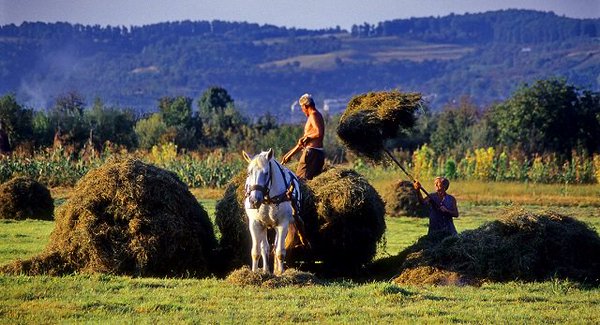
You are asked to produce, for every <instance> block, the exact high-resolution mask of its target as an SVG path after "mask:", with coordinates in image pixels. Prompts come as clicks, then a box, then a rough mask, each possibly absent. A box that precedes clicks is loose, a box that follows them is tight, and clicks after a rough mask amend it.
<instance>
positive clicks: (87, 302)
mask: <svg viewBox="0 0 600 325" xmlns="http://www.w3.org/2000/svg"><path fill="white" fill-rule="evenodd" d="M370 179H371V180H372V182H373V184H374V186H375V187H376V188H377V189H378V190H380V191H381V190H383V189H384V188H385V187H386V186H388V185H389V183H391V181H390V178H389V177H379V176H377V175H375V176H371V177H370ZM423 184H424V185H426V184H427V183H426V181H424V182H423ZM426 187H427V186H426ZM449 192H450V193H451V194H455V195H456V197H457V199H458V200H459V209H460V210H461V217H460V218H459V219H457V220H456V226H457V228H458V229H459V231H461V230H465V229H472V228H476V227H478V226H480V225H481V224H482V223H484V222H486V221H490V220H493V219H494V218H497V217H498V216H500V215H502V214H503V211H505V210H506V209H507V208H510V207H512V206H515V205H518V206H522V207H524V208H526V209H529V210H534V211H540V210H548V209H550V210H554V211H558V212H561V213H564V214H566V215H569V216H573V217H576V218H578V219H580V220H582V221H585V222H587V223H589V224H591V225H592V226H593V227H594V228H595V229H596V231H598V230H599V229H600V185H593V186H564V185H544V186H536V185H534V184H498V183H477V182H462V183H459V182H456V183H453V184H452V185H451V189H450V190H449ZM193 193H194V194H195V195H196V197H198V199H199V201H200V202H201V203H202V204H203V206H204V207H205V208H206V209H207V210H208V211H209V214H211V215H214V207H215V203H216V198H218V197H219V195H220V192H219V191H214V190H213V191H207V190H193ZM53 195H54V196H55V197H57V198H58V199H57V204H61V203H62V202H64V200H65V199H67V198H68V196H69V190H68V189H55V190H53ZM484 196H485V199H481V197H484ZM542 203H543V204H542ZM386 222H387V232H386V242H387V244H386V246H385V247H383V246H382V247H381V248H380V250H379V253H378V256H377V259H382V258H385V257H388V256H390V255H395V254H397V253H398V252H399V251H401V250H402V249H404V248H406V247H407V246H409V245H411V244H412V243H414V242H415V241H416V240H417V239H418V238H419V237H420V236H421V235H423V234H425V233H426V232H427V221H426V220H425V219H411V218H387V220H386ZM52 228H53V222H47V221H34V220H26V221H19V222H17V221H8V220H3V221H0V264H2V263H6V262H10V261H12V260H14V259H17V258H27V257H30V256H33V255H35V254H37V253H38V252H40V251H42V250H43V248H44V247H45V245H46V243H47V241H48V237H49V234H50V232H51V231H52ZM599 253H600V252H599ZM0 283H1V287H2V290H1V291H0V323H1V324H19V323H28V324H31V323H70V322H92V323H105V322H109V323H296V322H309V323H405V322H411V323H423V322H426V323H450V322H459V323H586V324H593V323H599V322H600V288H588V287H584V286H581V285H579V284H577V283H573V282H570V281H564V280H551V281H546V282H542V283H521V282H512V283H503V284H484V285H483V286H481V287H454V286H451V287H431V286H397V285H394V284H391V283H389V282H388V281H375V280H373V281H367V282H364V283H359V282H354V281H351V280H347V279H346V280H344V279H337V280H331V281H330V282H328V284H327V285H323V286H311V287H286V288H277V289H268V288H256V287H239V286H237V285H233V284H229V283H227V282H225V281H223V280H222V279H217V278H209V279H157V278H130V277H120V276H109V275H70V276H64V277H47V276H37V277H28V276H0Z"/></svg>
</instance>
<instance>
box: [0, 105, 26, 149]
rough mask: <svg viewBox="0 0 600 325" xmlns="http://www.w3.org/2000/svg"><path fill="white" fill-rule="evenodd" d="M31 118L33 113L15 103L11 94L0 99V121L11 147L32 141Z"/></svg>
mask: <svg viewBox="0 0 600 325" xmlns="http://www.w3.org/2000/svg"><path fill="white" fill-rule="evenodd" d="M32 117H33V111H32V110H31V109H26V108H23V107H22V106H21V105H20V104H19V103H17V100H16V99H15V96H14V95H13V94H8V95H4V96H2V97H0V120H1V121H3V122H4V127H5V131H6V133H8V137H9V139H10V141H11V145H12V146H13V147H16V146H17V145H19V143H21V142H23V141H26V140H31V139H32V137H33V128H32V124H31V120H32Z"/></svg>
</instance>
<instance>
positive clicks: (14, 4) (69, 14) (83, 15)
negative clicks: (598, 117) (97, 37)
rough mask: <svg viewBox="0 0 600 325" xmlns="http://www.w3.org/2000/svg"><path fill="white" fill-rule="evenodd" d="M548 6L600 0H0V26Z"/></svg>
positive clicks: (345, 17) (343, 18)
mask: <svg viewBox="0 0 600 325" xmlns="http://www.w3.org/2000/svg"><path fill="white" fill-rule="evenodd" d="M509 8H519V9H536V10H541V11H554V12H555V13H556V14H558V15H565V16H568V17H574V18H600V0H345V1H330V0H171V1H164V0H118V1H115V0H104V1H102V0H0V25H5V24H9V23H15V24H20V23H22V22H23V21H44V22H56V21H67V22H71V23H82V24H86V25H93V24H100V25H112V26H116V25H124V26H130V25H144V24H151V23H157V22H164V21H175V20H186V19H189V20H213V19H220V20H227V21H247V22H254V23H259V24H273V25H278V26H287V27H299V28H310V29H315V28H326V27H335V26H340V27H342V28H344V29H349V28H350V27H351V26H352V24H361V23H363V22H368V23H372V24H374V23H377V22H380V21H384V20H392V19H397V18H409V17H425V16H444V15H447V14H450V13H456V14H462V13H465V12H470V13H476V12H484V11H488V10H498V9H509Z"/></svg>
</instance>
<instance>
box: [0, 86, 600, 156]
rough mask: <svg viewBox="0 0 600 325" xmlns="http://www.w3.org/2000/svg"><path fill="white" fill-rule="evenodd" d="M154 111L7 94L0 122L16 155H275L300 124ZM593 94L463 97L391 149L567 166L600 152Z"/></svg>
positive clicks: (223, 105) (164, 104)
mask: <svg viewBox="0 0 600 325" xmlns="http://www.w3.org/2000/svg"><path fill="white" fill-rule="evenodd" d="M157 106H158V109H157V112H155V113H150V114H145V115H142V116H137V115H136V114H134V113H133V112H132V111H130V110H127V109H123V108H118V107H109V106H107V105H105V104H103V102H102V101H101V100H100V99H96V100H95V101H94V102H93V104H92V105H86V103H85V99H84V98H82V97H81V96H80V95H79V94H77V93H75V92H69V93H66V94H63V95H60V96H58V97H57V99H56V101H55V103H54V105H53V106H52V107H50V108H49V109H47V110H34V109H32V108H27V107H24V106H23V105H21V104H19V103H18V102H17V101H16V99H15V96H14V95H13V94H7V95H4V96H3V97H1V98H0V120H2V121H3V122H4V125H5V129H6V132H7V133H8V135H9V137H10V141H11V144H12V146H13V147H15V148H18V147H21V148H24V149H22V150H24V151H26V150H30V151H32V150H34V149H40V148H44V147H50V146H57V145H61V146H70V147H72V148H73V150H81V149H83V148H84V147H85V146H86V145H87V146H92V147H94V148H97V149H98V150H101V148H102V146H104V145H105V144H106V143H110V144H112V145H116V146H121V147H124V148H127V149H128V150H135V149H144V150H148V149H151V148H152V147H153V146H156V145H160V144H166V143H173V144H175V145H176V146H177V148H178V149H179V150H201V151H202V150H209V151H210V150H214V149H216V148H222V149H224V150H229V151H239V150H241V149H244V150H250V151H258V150H262V149H266V148H269V147H272V148H275V149H277V150H279V151H280V152H281V151H283V150H286V149H288V148H289V147H291V146H293V144H294V143H295V141H296V140H297V138H298V137H299V135H300V134H301V132H302V128H301V126H300V125H293V124H291V125H290V124H283V123H280V122H278V121H277V119H276V118H275V117H274V116H272V115H271V114H268V113H266V114H263V115H261V116H258V117H256V118H251V117H249V116H245V115H244V114H242V113H241V112H240V110H239V109H238V108H237V107H236V104H235V101H234V99H233V98H232V97H231V96H230V94H229V93H228V91H227V90H226V89H224V88H223V87H219V86H213V87H210V88H208V89H206V90H205V91H204V92H203V93H202V95H201V96H200V97H199V98H197V99H196V108H194V100H193V99H192V98H189V97H185V96H165V97H162V98H160V99H159V100H158V101H157ZM337 120H338V117H336V116H328V117H327V128H326V129H327V132H328V133H327V135H326V140H327V143H326V146H327V147H328V154H329V158H330V159H335V160H336V161H340V160H344V159H346V152H345V149H344V148H343V146H342V145H341V144H340V142H339V141H338V140H337V136H336V135H335V129H336V123H337ZM598 135H600V93H598V92H594V91H591V90H589V89H584V88H580V87H578V86H576V85H573V84H570V83H568V82H567V81H566V80H565V79H560V78H550V79H544V80H539V81H536V82H535V83H533V84H531V85H528V84H524V85H522V86H521V87H520V88H519V89H518V90H517V91H515V92H514V93H513V95H512V96H511V97H510V98H509V99H507V100H506V101H503V102H499V103H497V104H494V105H491V106H489V107H484V108H481V107H478V106H477V105H475V104H474V103H473V102H472V101H471V100H470V99H469V98H463V99H462V100H460V101H458V102H456V103H450V104H448V105H447V106H446V107H445V108H444V109H443V110H442V111H440V112H432V111H430V110H428V109H425V110H423V111H422V112H420V113H419V118H418V123H417V126H416V127H415V128H413V129H412V130H408V132H404V133H402V134H401V135H399V136H398V137H397V138H395V139H392V140H390V142H389V143H388V146H389V147H390V149H398V150H408V151H413V150H416V149H418V148H419V147H421V146H423V145H424V144H428V145H429V147H430V148H432V150H433V151H434V152H435V153H436V154H437V155H439V156H443V157H453V158H454V159H462V158H464V157H465V154H466V153H467V152H468V151H469V150H474V149H477V148H488V147H494V148H497V151H498V152H503V151H509V152H512V153H519V154H520V155H523V156H525V157H533V156H535V155H548V154H553V155H556V156H557V157H559V158H560V159H570V157H571V155H572V154H573V153H574V152H577V153H582V152H585V153H588V154H593V153H600V136H598Z"/></svg>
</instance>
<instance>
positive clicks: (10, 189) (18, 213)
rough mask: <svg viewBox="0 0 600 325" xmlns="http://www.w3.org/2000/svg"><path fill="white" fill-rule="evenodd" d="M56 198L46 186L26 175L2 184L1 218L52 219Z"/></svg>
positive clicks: (0, 189) (0, 186)
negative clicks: (53, 197)
mask: <svg viewBox="0 0 600 325" xmlns="http://www.w3.org/2000/svg"><path fill="white" fill-rule="evenodd" d="M53 216H54V199H52V196H51V195H50V191H48V189H47V188H46V186H44V185H42V184H40V183H38V182H37V181H35V180H33V179H29V178H25V177H15V178H13V179H11V180H9V181H8V182H6V183H3V184H2V185H0V219H15V220H24V219H38V220H52V219H53Z"/></svg>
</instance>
